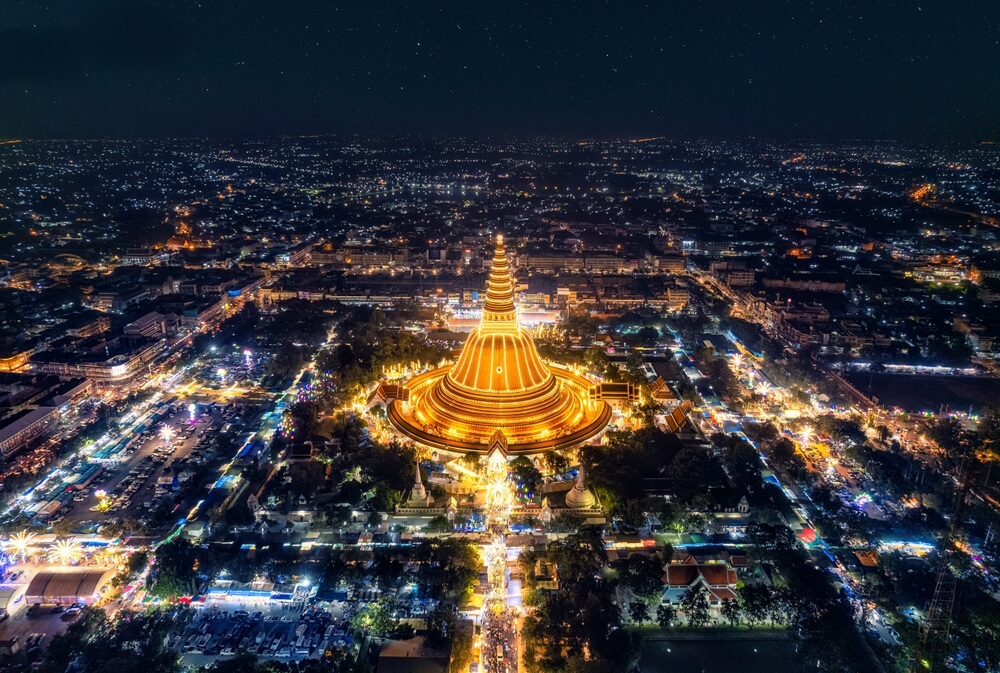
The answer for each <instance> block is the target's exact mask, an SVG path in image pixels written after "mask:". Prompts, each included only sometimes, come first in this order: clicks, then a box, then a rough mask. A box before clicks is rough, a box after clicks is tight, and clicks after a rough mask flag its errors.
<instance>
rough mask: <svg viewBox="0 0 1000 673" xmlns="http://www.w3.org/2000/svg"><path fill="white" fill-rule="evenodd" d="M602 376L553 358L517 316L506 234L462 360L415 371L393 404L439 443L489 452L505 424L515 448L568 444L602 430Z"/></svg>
mask: <svg viewBox="0 0 1000 673" xmlns="http://www.w3.org/2000/svg"><path fill="white" fill-rule="evenodd" d="M593 387H594V384H593V383H591V382H590V381H588V380H587V379H585V378H583V377H582V376H578V375H577V374H574V373H573V372H570V371H568V370H564V369H560V368H550V367H548V366H546V365H545V364H544V363H543V362H542V361H541V358H539V356H538V351H537V350H536V349H535V344H534V342H533V341H532V340H531V337H530V336H528V334H526V333H525V332H524V331H523V330H522V329H521V327H520V325H519V324H518V322H517V312H516V309H515V307H514V289H513V284H512V283H511V278H510V271H509V270H508V268H507V256H506V253H505V251H504V247H503V241H502V239H498V242H497V249H496V254H495V256H494V258H493V266H492V268H491V269H490V279H489V283H488V284H487V292H486V303H485V306H484V307H483V317H482V321H481V322H480V325H479V327H477V328H476V329H475V330H473V332H472V333H471V334H470V335H469V339H468V340H467V341H466V344H465V347H464V348H463V349H462V353H461V355H460V356H459V358H458V362H457V363H455V365H454V366H451V367H442V368H439V369H435V370H433V371H430V372H427V373H425V374H421V375H419V376H416V377H414V378H413V379H411V380H410V381H409V382H408V383H407V384H406V386H405V388H406V395H404V396H402V398H401V399H394V400H392V401H391V402H390V403H389V405H388V406H387V409H386V412H387V415H388V418H389V421H390V422H391V423H392V425H393V426H394V427H395V428H396V429H397V430H398V431H399V432H401V433H402V434H404V435H406V436H407V437H410V438H411V439H413V440H415V441H417V442H419V443H421V444H424V445H426V446H429V447H432V448H435V449H444V450H447V451H455V452H459V453H486V452H487V450H488V448H489V446H488V443H489V441H490V439H491V438H492V437H493V435H494V434H495V433H496V432H497V431H498V430H499V431H500V432H502V433H503V435H504V437H506V439H507V442H508V445H509V452H510V453H511V454H531V453H539V452H542V451H547V450H549V449H560V448H568V447H571V446H574V445H577V444H580V443H581V442H584V441H586V440H588V439H590V438H591V437H593V436H594V435H596V434H598V433H599V432H601V431H602V430H603V429H604V428H605V427H606V426H607V424H608V421H610V420H611V408H610V406H609V405H608V404H607V403H606V402H604V401H602V400H599V399H595V397H594V396H593V395H591V394H590V391H591V389H592V388H593Z"/></svg>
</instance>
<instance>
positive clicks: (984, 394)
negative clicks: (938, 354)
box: [847, 372, 1000, 414]
mask: <svg viewBox="0 0 1000 673" xmlns="http://www.w3.org/2000/svg"><path fill="white" fill-rule="evenodd" d="M847 378H848V380H850V382H851V383H852V384H854V385H855V386H857V388H858V390H860V391H861V392H863V393H866V394H870V395H874V396H875V397H877V398H878V400H879V404H881V405H883V406H885V407H890V408H891V407H900V408H901V409H904V410H905V411H909V412H912V413H922V412H924V411H930V412H932V413H935V414H936V413H938V411H939V410H940V409H941V407H942V406H944V405H948V406H949V408H950V409H951V410H952V411H968V410H969V408H970V407H971V408H972V411H973V412H976V411H981V410H982V408H983V406H985V405H986V404H988V403H989V401H991V400H997V399H1000V378H994V377H991V376H948V375H940V376H937V375H935V376H928V375H923V376H922V375H912V376H911V375H907V374H883V373H869V372H851V373H850V374H849V375H848V376H847Z"/></svg>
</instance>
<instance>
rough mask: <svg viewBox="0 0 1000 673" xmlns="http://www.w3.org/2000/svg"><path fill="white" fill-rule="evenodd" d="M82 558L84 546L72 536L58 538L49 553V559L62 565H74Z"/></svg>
mask: <svg viewBox="0 0 1000 673" xmlns="http://www.w3.org/2000/svg"><path fill="white" fill-rule="evenodd" d="M82 558H83V547H81V546H80V543H79V542H77V541H76V540H73V539H72V538H68V539H62V540H57V541H56V543H55V544H54V545H52V547H51V548H50V549H49V553H48V559H49V561H50V562H51V563H58V564H60V565H72V564H74V563H76V562H77V561H79V560H80V559H82Z"/></svg>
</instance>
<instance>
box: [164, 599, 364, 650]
mask: <svg viewBox="0 0 1000 673" xmlns="http://www.w3.org/2000/svg"><path fill="white" fill-rule="evenodd" d="M227 608H232V609H227ZM348 631H349V623H348V620H347V619H346V617H345V616H344V612H343V610H342V609H341V608H338V607H337V606H331V607H328V608H325V609H324V608H319V607H314V606H311V607H306V608H303V607H302V606H301V605H285V606H281V605H274V604H271V603H270V602H269V601H261V602H260V604H259V605H255V604H254V603H253V602H252V601H246V602H242V603H215V602H213V603H212V604H210V606H208V607H205V608H203V609H202V610H201V612H200V614H199V615H198V617H197V618H196V619H195V620H194V621H192V622H191V623H190V624H189V625H188V626H187V627H186V628H185V629H184V630H183V631H182V632H179V633H176V634H174V635H172V636H171V640H170V647H172V648H173V649H175V650H176V651H177V652H178V653H181V654H182V655H183V656H184V662H185V663H186V664H189V665H204V664H207V663H209V662H211V661H214V660H216V659H219V658H226V657H230V656H234V655H236V654H240V653H244V652H245V653H250V654H256V655H257V656H260V657H274V658H278V659H285V660H287V659H305V658H310V657H312V658H317V657H321V656H323V655H324V653H325V652H326V650H327V649H337V648H346V647H347V646H348V645H349V643H350V640H351V638H350V635H349V634H348Z"/></svg>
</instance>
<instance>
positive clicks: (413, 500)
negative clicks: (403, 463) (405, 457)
mask: <svg viewBox="0 0 1000 673" xmlns="http://www.w3.org/2000/svg"><path fill="white" fill-rule="evenodd" d="M415 462H416V464H415V465H414V466H413V467H414V474H413V488H412V489H411V490H410V497H409V498H407V499H406V504H407V506H409V507H426V506H427V505H429V504H430V501H431V498H430V496H429V495H427V489H426V488H424V482H423V480H422V479H421V478H420V459H419V458H417V459H416V461H415Z"/></svg>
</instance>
